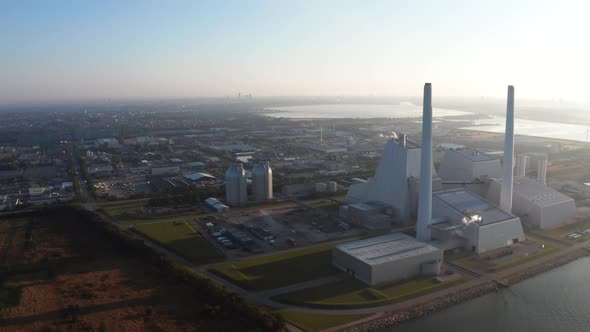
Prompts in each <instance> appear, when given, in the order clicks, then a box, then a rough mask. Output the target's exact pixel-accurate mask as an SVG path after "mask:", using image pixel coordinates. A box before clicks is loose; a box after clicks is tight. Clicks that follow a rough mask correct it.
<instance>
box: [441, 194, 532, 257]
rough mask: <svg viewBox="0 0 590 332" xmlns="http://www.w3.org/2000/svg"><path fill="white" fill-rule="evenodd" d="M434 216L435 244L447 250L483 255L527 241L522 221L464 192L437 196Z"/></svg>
mask: <svg viewBox="0 0 590 332" xmlns="http://www.w3.org/2000/svg"><path fill="white" fill-rule="evenodd" d="M432 216H433V224H432V237H433V239H435V240H436V241H435V242H434V243H435V244H436V245H437V246H440V247H441V248H443V249H445V250H448V249H454V248H459V247H463V248H465V249H467V250H470V251H474V252H476V253H478V254H481V253H484V252H486V251H490V250H494V249H498V248H502V247H505V246H509V245H511V244H513V243H517V242H521V241H524V240H525V239H526V237H525V235H524V231H523V228H522V224H521V222H520V218H518V217H517V216H515V215H513V214H511V213H508V212H506V211H504V210H502V209H500V208H499V207H497V206H495V205H493V204H491V203H490V202H488V201H486V200H485V199H483V198H481V197H479V196H477V195H475V194H473V193H471V192H469V191H466V190H464V189H452V190H445V191H439V192H436V193H434V194H433V200H432Z"/></svg>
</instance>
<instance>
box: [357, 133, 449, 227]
mask: <svg viewBox="0 0 590 332" xmlns="http://www.w3.org/2000/svg"><path fill="white" fill-rule="evenodd" d="M431 167H432V173H433V188H434V189H435V190H436V189H440V188H441V185H440V179H439V178H438V177H437V176H436V172H435V171H434V166H433V165H431ZM419 176H420V146H419V145H418V144H416V143H414V142H412V141H410V140H409V139H408V138H407V137H406V135H400V136H399V137H397V136H395V137H393V138H391V139H389V140H388V141H387V143H386V144H385V148H384V150H383V157H382V158H381V161H380V163H379V167H378V168H377V171H376V173H375V177H373V178H371V179H369V180H367V181H363V180H360V179H357V180H355V183H353V185H352V186H350V188H349V190H348V194H347V196H346V201H347V203H364V202H381V203H384V204H386V205H388V206H391V207H392V208H393V210H394V214H395V216H396V218H397V219H398V220H399V221H400V222H401V223H403V224H405V225H408V224H411V222H412V221H413V216H415V215H416V206H417V194H416V193H415V192H413V190H411V186H410V182H411V180H412V179H417V178H419Z"/></svg>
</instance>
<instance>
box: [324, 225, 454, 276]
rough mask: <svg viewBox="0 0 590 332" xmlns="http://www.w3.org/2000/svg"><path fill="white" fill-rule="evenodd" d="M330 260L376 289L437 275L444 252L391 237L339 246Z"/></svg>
mask: <svg viewBox="0 0 590 332" xmlns="http://www.w3.org/2000/svg"><path fill="white" fill-rule="evenodd" d="M332 257H333V262H334V265H335V266H336V267H338V268H339V269H341V270H343V271H345V272H347V273H349V274H351V275H352V276H354V277H356V278H357V279H359V280H361V281H363V282H364V283H366V284H369V285H372V286H375V285H379V284H384V283H389V282H395V281H398V280H403V279H408V278H411V277H415V276H418V275H437V274H438V273H439V272H440V267H441V264H442V260H443V251H442V250H441V249H439V248H437V247H435V246H432V245H429V244H427V243H423V242H420V241H417V240H416V239H414V238H413V237H411V236H408V235H405V234H402V233H394V234H387V235H382V236H378V237H374V238H370V239H366V240H361V241H356V242H350V243H345V244H341V245H339V246H336V247H335V248H334V249H333V251H332Z"/></svg>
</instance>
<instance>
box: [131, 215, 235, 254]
mask: <svg viewBox="0 0 590 332" xmlns="http://www.w3.org/2000/svg"><path fill="white" fill-rule="evenodd" d="M135 230H136V231H137V232H140V233H142V234H144V235H145V236H147V237H148V238H150V239H152V240H154V241H156V242H158V243H160V244H161V245H162V246H164V247H166V248H168V249H170V250H172V251H174V252H176V253H177V254H179V255H181V256H183V257H184V258H186V259H188V260H190V261H191V262H193V263H195V264H209V263H215V262H219V261H221V260H223V259H224V255H223V254H222V253H221V252H219V251H218V250H217V249H216V248H215V247H213V246H212V245H211V244H210V243H209V242H208V241H207V240H206V239H205V238H203V237H201V235H200V234H199V233H198V232H197V231H196V230H195V229H194V228H193V227H192V226H191V225H190V224H189V223H188V222H187V221H186V218H180V219H179V220H176V221H169V220H168V221H166V222H157V223H149V224H141V225H137V226H135Z"/></svg>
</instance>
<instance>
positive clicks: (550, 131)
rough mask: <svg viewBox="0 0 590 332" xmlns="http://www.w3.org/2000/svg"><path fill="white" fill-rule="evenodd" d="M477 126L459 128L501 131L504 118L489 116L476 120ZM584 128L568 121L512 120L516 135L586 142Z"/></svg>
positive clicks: (504, 122) (586, 127) (492, 131)
mask: <svg viewBox="0 0 590 332" xmlns="http://www.w3.org/2000/svg"><path fill="white" fill-rule="evenodd" d="M475 124H476V125H477V126H471V127H464V128H461V129H466V130H478V131H485V132H490V133H503V132H504V126H505V125H506V118H500V117H497V118H489V119H482V120H476V121H475ZM586 130H588V126H585V125H576V124H568V123H556V122H544V121H534V120H525V119H515V120H514V133H515V134H516V135H524V136H535V137H547V138H557V139H567V140H573V141H580V142H587V135H586Z"/></svg>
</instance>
